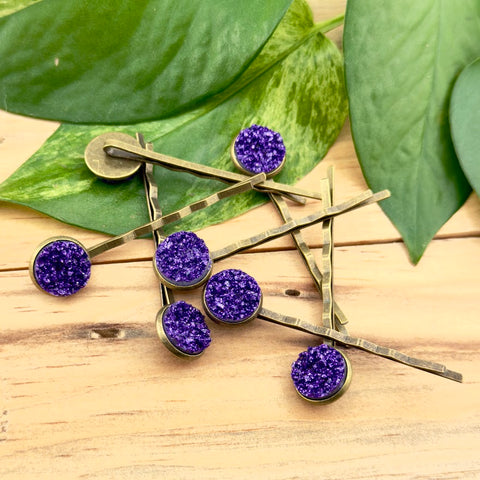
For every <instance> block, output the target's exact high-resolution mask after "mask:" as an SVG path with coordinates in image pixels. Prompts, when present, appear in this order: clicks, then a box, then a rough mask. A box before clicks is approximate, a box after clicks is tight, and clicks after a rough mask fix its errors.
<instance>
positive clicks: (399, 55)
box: [344, 0, 480, 263]
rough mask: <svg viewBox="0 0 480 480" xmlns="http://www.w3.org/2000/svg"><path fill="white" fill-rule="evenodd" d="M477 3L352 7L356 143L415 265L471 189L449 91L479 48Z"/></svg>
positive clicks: (444, 0)
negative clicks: (385, 193) (453, 129)
mask: <svg viewBox="0 0 480 480" xmlns="http://www.w3.org/2000/svg"><path fill="white" fill-rule="evenodd" d="M479 18H480V2H479V1H478V0H422V1H421V2H419V1H417V0H403V1H401V2H392V1H386V0H383V1H378V0H358V1H352V2H349V3H348V4H347V12H346V19H345V30H344V49H345V69H346V80H347V89H348V97H349V102H350V120H351V125H352V134H353V138H354V142H355V148H356V150H357V154H358V157H359V160H360V163H361V166H362V170H363V173H364V175H365V178H366V180H367V182H368V184H369V185H370V186H371V188H372V189H374V190H377V189H383V188H388V189H390V190H391V192H392V196H391V197H390V198H389V199H388V200H386V201H385V202H382V203H381V207H382V208H383V209H384V211H385V212H386V214H387V215H388V216H389V217H390V219H391V220H392V222H393V223H394V224H395V226H396V227H397V228H398V230H399V231H400V233H401V235H402V237H403V239H404V241H405V243H406V245H407V247H408V250H409V252H410V257H411V260H412V261H413V262H414V263H416V262H418V260H419V259H420V257H421V256H422V254H423V252H424V250H425V248H426V246H427V244H428V243H429V241H430V240H431V239H432V237H433V236H434V235H435V233H436V232H437V230H438V229H439V228H440V227H441V226H442V225H443V224H444V222H446V221H447V220H448V218H450V216H451V215H452V214H453V213H454V212H455V211H456V210H457V209H458V208H459V207H460V206H461V205H462V204H463V203H464V201H465V200H466V198H467V197H468V195H469V193H470V186H469V184H468V182H467V180H466V178H465V176H464V175H463V173H462V170H461V168H460V166H459V164H458V160H457V158H456V155H455V151H454V149H453V145H452V142H451V138H450V132H449V125H448V105H449V95H450V92H451V88H452V85H453V82H454V79H455V77H456V75H458V73H459V71H460V70H461V69H462V68H463V67H464V66H465V65H466V64H468V63H469V62H471V61H472V60H473V59H474V58H475V57H477V56H478V51H479V45H480V21H479Z"/></svg>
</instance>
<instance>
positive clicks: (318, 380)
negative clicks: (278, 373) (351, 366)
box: [292, 344, 347, 400]
mask: <svg viewBox="0 0 480 480" xmlns="http://www.w3.org/2000/svg"><path fill="white" fill-rule="evenodd" d="M346 377H347V364H346V362H345V359H344V358H343V356H342V354H341V353H340V352H339V351H338V350H336V349H335V348H333V347H331V346H329V345H326V344H322V345H318V346H316V347H309V348H308V350H307V351H306V352H302V353H301V354H300V355H299V356H298V359H297V360H296V361H295V362H294V363H293V365H292V380H293V383H294V385H295V388H296V389H297V391H298V392H299V393H300V394H301V395H303V396H304V397H306V398H309V399H311V400H325V399H327V398H329V397H331V396H332V395H334V394H335V393H336V392H338V391H339V390H340V389H341V388H342V386H343V384H344V383H345V379H346Z"/></svg>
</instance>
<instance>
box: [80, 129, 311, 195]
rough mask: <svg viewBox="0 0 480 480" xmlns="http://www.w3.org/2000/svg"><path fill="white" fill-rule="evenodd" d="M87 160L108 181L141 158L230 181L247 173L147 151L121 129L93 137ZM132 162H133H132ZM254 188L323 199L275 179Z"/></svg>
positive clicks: (134, 168)
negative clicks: (120, 131)
mask: <svg viewBox="0 0 480 480" xmlns="http://www.w3.org/2000/svg"><path fill="white" fill-rule="evenodd" d="M127 137H128V136H127ZM119 160H120V161H119ZM85 162H86V164H87V167H88V168H89V169H90V170H91V171H92V172H93V173H94V174H95V175H96V176H98V177H100V178H104V179H105V180H109V181H112V180H122V179H124V178H128V177H130V176H131V175H132V174H134V173H135V172H136V171H137V170H138V168H139V166H140V163H138V162H148V163H152V164H154V165H161V166H162V167H165V168H168V169H170V170H175V171H184V172H185V171H186V172H190V173H192V174H194V175H197V176H200V177H206V178H210V179H216V180H220V181H223V182H227V183H237V182H242V181H244V180H245V179H246V178H247V176H246V175H243V174H241V173H236V172H230V171H227V170H221V169H219V168H214V167H210V166H207V165H202V164H198V163H194V162H189V161H187V160H181V159H179V158H175V157H171V156H169V155H164V154H161V153H156V152H153V151H146V150H145V149H143V148H141V147H140V146H139V145H138V143H137V142H136V141H135V139H134V138H132V137H130V138H129V139H127V138H126V137H125V134H119V133H106V134H103V135H100V136H99V137H97V138H95V139H93V140H92V141H91V142H90V143H89V145H88V146H87V148H86V150H85ZM129 163H130V164H133V165H132V166H129V165H128V164H129ZM117 170H119V172H118V171H117ZM255 189H256V190H259V191H274V192H278V193H281V194H285V195H288V196H290V198H292V199H293V200H295V201H297V202H299V203H305V198H303V197H307V198H315V199H320V193H318V192H313V191H309V190H306V189H302V188H298V187H295V186H292V185H286V184H280V183H277V182H274V181H272V180H265V181H263V182H261V184H258V185H257V186H256V187H255Z"/></svg>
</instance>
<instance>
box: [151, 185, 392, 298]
mask: <svg viewBox="0 0 480 480" xmlns="http://www.w3.org/2000/svg"><path fill="white" fill-rule="evenodd" d="M252 178H254V177H252ZM388 196H389V192H388V191H386V190H384V191H381V192H378V193H375V194H373V193H372V192H371V191H370V190H367V191H366V192H364V193H362V194H360V195H358V196H357V197H354V198H352V199H350V200H348V201H346V202H344V203H342V204H339V205H335V206H332V207H329V208H324V209H322V210H320V211H318V212H316V213H314V214H312V215H309V216H307V217H303V218H300V219H298V220H292V221H290V222H287V223H285V224H283V225H282V226H280V227H276V228H272V229H271V230H267V231H265V232H261V233H259V234H257V235H254V236H252V237H250V238H246V239H243V240H240V241H238V242H235V243H233V244H231V245H228V246H226V247H224V248H221V249H218V250H215V251H213V252H210V251H209V249H208V247H207V245H206V244H205V242H204V241H203V240H202V239H201V238H199V237H198V236H197V235H196V234H195V233H193V232H185V231H179V232H175V233H172V234H171V235H170V236H168V237H167V238H166V239H165V240H164V241H163V242H161V243H160V245H159V247H158V248H157V251H156V253H155V257H154V262H153V263H154V268H155V271H156V272H157V275H158V276H159V278H160V281H161V282H163V283H164V284H165V285H167V286H169V287H170V288H175V289H192V288H197V287H199V286H200V285H202V284H204V283H205V282H206V281H207V280H208V278H209V276H210V274H211V272H212V267H213V262H214V261H217V260H221V259H224V258H226V257H229V256H231V255H233V254H235V253H238V252H241V251H243V250H247V249H249V248H252V247H255V246H257V245H261V244H262V243H265V242H267V241H270V240H273V239H276V238H279V237H281V236H282V235H286V234H289V233H291V232H293V231H294V230H298V229H301V228H305V227H308V226H311V225H315V224H316V223H319V222H322V221H323V220H325V219H326V218H329V217H332V216H336V215H339V214H342V213H346V212H349V211H351V210H354V209H356V208H359V207H363V206H365V205H369V204H371V203H374V202H377V201H380V200H383V199H384V198H387V197H388Z"/></svg>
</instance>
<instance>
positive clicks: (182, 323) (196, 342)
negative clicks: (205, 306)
mask: <svg viewBox="0 0 480 480" xmlns="http://www.w3.org/2000/svg"><path fill="white" fill-rule="evenodd" d="M163 330H164V332H165V334H166V335H167V337H168V339H169V340H170V342H171V343H172V344H173V345H175V347H177V348H178V349H179V350H181V351H182V352H185V353H187V354H189V355H198V354H200V353H201V352H203V351H204V350H205V349H206V348H207V347H208V346H209V345H210V342H211V338H210V330H209V328H208V327H207V324H206V323H205V317H204V316H203V315H202V312H200V310H198V309H197V308H195V307H194V306H192V305H190V304H188V303H186V302H184V301H180V302H175V303H172V304H171V305H170V306H169V307H168V308H167V309H166V310H165V313H164V314H163Z"/></svg>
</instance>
